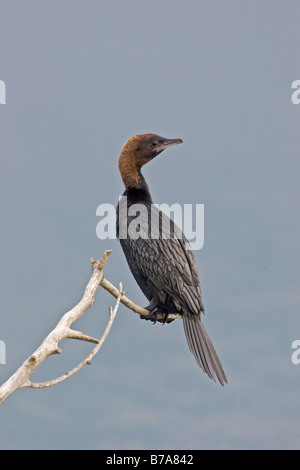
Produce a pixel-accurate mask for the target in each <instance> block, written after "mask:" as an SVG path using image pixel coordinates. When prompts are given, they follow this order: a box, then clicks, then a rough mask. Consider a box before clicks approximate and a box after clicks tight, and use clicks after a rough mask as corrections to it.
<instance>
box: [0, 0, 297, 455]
mask: <svg viewBox="0 0 300 470" xmlns="http://www.w3.org/2000/svg"><path fill="white" fill-rule="evenodd" d="M0 12H1V14H0V80H4V81H5V84H6V104H5V105H0V129H1V147H0V148H1V167H2V171H1V179H2V181H1V200H2V204H1V221H2V224H1V286H2V289H1V300H2V314H1V318H0V340H2V341H5V344H6V352H7V364H5V365H1V364H0V381H1V382H2V381H4V380H5V379H6V378H7V377H9V376H10V375H11V374H12V373H13V372H14V371H15V370H16V368H17V367H18V366H19V365H20V363H21V362H22V361H23V360H24V359H25V358H26V357H28V355H29V354H30V353H31V352H33V351H34V349H35V348H36V347H37V346H38V345H39V344H40V342H41V341H42V340H43V338H44V337H45V336H46V335H47V334H48V333H49V331H50V330H51V329H52V328H53V326H54V325H55V324H56V322H57V321H58V319H59V318H60V317H61V316H62V314H63V313H64V312H65V311H67V310H68V309H69V308H71V307H72V306H74V305H75V304H76V303H77V301H78V300H79V299H80V297H81V295H82V292H83V289H84V287H85V284H86V282H87V280H88V279H89V275H90V258H91V257H94V258H99V257H100V256H101V255H102V253H103V252H104V250H105V249H107V248H112V249H113V254H112V256H111V258H110V260H109V262H108V265H107V267H106V270H105V276H106V277H107V278H108V279H109V280H110V281H111V282H112V283H114V284H115V285H118V283H119V281H122V282H123V286H124V288H125V289H127V290H128V291H129V293H128V296H129V297H130V298H131V299H132V300H134V301H135V302H137V303H139V304H140V305H142V306H144V305H146V303H147V302H146V299H145V298H144V296H143V294H142V293H141V292H140V290H139V288H138V287H137V286H136V284H135V281H134V279H133V278H132V276H131V274H130V272H129V269H128V267H127V264H126V261H125V258H124V256H123V253H122V251H121V248H120V246H119V245H118V242H117V241H116V240H112V241H109V240H105V241H101V240H99V239H98V238H97V237H96V225H97V222H98V219H97V217H96V209H97V207H98V206H99V204H102V203H110V204H117V201H118V198H119V195H120V194H121V193H122V192H123V187H122V182H121V179H120V176H119V174H118V167H117V160H118V156H119V153H120V150H121V147H122V145H123V143H124V142H125V140H127V139H128V138H129V137H130V136H131V135H133V134H137V133H142V132H155V133H158V134H160V135H163V136H165V137H169V138H173V137H178V138H182V139H183V140H184V143H183V144H182V145H180V146H178V147H173V148H172V149H169V150H168V151H167V152H164V153H163V154H161V155H160V156H159V157H158V158H157V159H155V161H153V162H151V164H149V165H148V166H147V167H146V168H145V169H144V175H145V178H146V180H147V182H148V184H149V186H150V189H151V192H152V197H153V200H154V201H155V202H156V203H159V204H161V203H168V204H170V205H171V204H173V203H176V202H178V203H181V204H204V207H205V243H204V247H203V249H202V250H200V251H197V252H196V254H195V255H196V260H197V264H198V268H199V272H200V278H201V286H202V291H203V298H204V304H205V308H206V318H205V324H206V326H207V329H208V331H209V333H210V335H211V337H212V339H213V342H214V344H215V346H216V349H217V351H218V353H219V355H220V358H221V360H222V363H223V365H224V368H225V370H226V373H227V376H228V380H229V384H228V385H227V386H226V387H224V388H222V387H220V386H219V385H218V384H215V383H214V382H212V381H210V380H209V379H208V378H207V377H206V376H205V375H204V374H203V373H202V372H201V371H200V370H199V368H198V366H197V364H196V362H195V360H194V358H193V357H192V355H191V354H190V352H189V350H188V346H187V344H186V342H185V338H184V332H183V326H182V324H181V321H179V320H178V321H176V322H174V323H172V324H171V325H165V326H161V325H155V326H152V324H148V323H146V322H143V321H141V320H140V319H139V318H138V316H137V315H135V314H133V313H132V312H130V311H128V310H126V308H125V307H124V306H122V307H121V308H120V310H119V312H118V317H117V319H116V321H115V324H114V326H113V329H112V331H111V334H110V336H109V339H108V340H107V342H106V343H105V345H104V347H103V350H102V351H101V353H100V354H99V355H98V356H96V357H95V359H94V360H93V363H92V365H91V366H90V367H86V368H85V369H84V370H83V371H81V372H80V373H79V374H78V375H76V376H74V377H73V378H72V379H70V380H68V381H66V382H64V383H63V384H61V385H58V386H57V387H54V388H50V389H46V390H27V389H24V390H20V391H17V392H16V393H15V394H14V395H13V396H12V397H10V398H9V399H8V400H7V401H6V402H5V403H4V404H3V405H2V406H1V407H0V448H1V449H20V448H22V449H28V448H33V449H62V448H66V449H76V448H81V449H89V448H92V449H133V448H137V449H150V448H151V449H164V448H169V449H176V448H181V449H192V448H195V449H242V448H248V449H252V448H256V449H265V448H272V449H276V448H285V449H291V448H300V445H299V437H298V434H299V433H298V431H299V418H300V412H299V387H300V365H298V366H297V365H293V364H292V361H291V355H292V352H293V350H292V349H291V345H292V342H293V341H294V340H299V339H300V328H299V323H300V322H299V306H300V294H299V278H300V276H299V262H300V260H299V238H300V237H299V235H300V234H299V215H298V213H299V209H298V205H299V143H300V142H299V141H300V138H299V113H300V105H294V104H293V103H292V101H291V95H292V91H293V90H292V89H291V84H292V82H293V81H294V80H298V79H300V66H299V64H300V61H299V59H300V51H299V24H300V7H299V2H298V1H292V0H290V1H286V0H282V1H277V0H274V1H272V2H271V1H266V0H253V1H251V2H246V1H242V0H228V1H227V2H220V1H212V0H207V1H201V0H185V1H181V0H180V1H179V0H172V1H171V0H159V1H158V0H152V1H151V2H146V1H143V0H142V1H140V0H139V1H138V0H127V1H126V2H125V1H121V0H114V1H108V0H100V1H95V0H89V1H87V2H84V1H78V0H73V1H70V0H69V1H67V0H62V1H57V0H52V1H51V2H50V1H44V0H43V1H40V0H39V1H37V0H28V1H26V2H22V1H20V0H19V1H18V0H16V1H8V0H0ZM112 303H113V299H112V298H111V296H109V294H107V293H106V292H104V291H102V290H99V292H98V293H97V298H96V303H95V305H94V306H93V308H92V309H91V310H90V311H89V313H88V314H87V315H86V316H85V317H84V318H82V319H81V320H80V321H79V322H78V325H77V326H78V328H79V329H81V330H83V331H85V332H86V333H87V334H91V335H93V336H96V335H100V334H101V331H102V330H103V328H104V326H105V324H106V321H107V316H108V306H109V305H110V304H112ZM61 346H62V348H63V353H62V354H61V355H60V356H55V357H52V358H50V359H49V361H48V363H47V364H44V366H43V367H41V369H40V370H39V371H38V372H37V373H36V374H35V376H34V377H33V378H34V379H36V380H47V379H49V378H53V377H55V376H57V375H59V374H61V373H63V372H65V371H66V370H68V369H70V368H71V367H73V366H74V365H75V364H76V363H77V362H79V361H80V360H81V359H82V358H83V356H84V354H87V352H88V351H89V350H90V346H89V345H86V344H79V343H78V342H75V341H73V342H71V341H68V342H66V343H65V344H64V343H63V344H62V345H61Z"/></svg>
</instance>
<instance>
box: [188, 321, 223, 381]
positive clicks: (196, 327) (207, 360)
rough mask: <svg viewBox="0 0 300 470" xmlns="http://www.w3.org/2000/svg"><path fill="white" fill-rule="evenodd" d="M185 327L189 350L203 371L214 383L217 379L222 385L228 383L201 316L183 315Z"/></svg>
mask: <svg viewBox="0 0 300 470" xmlns="http://www.w3.org/2000/svg"><path fill="white" fill-rule="evenodd" d="M183 326H184V332H185V336H186V339H187V342H188V345H189V348H190V350H191V352H192V353H193V354H194V356H195V359H196V361H197V363H198V365H199V366H200V367H201V369H202V370H203V371H204V372H205V373H206V374H207V375H208V376H209V377H210V378H211V379H213V380H214V381H216V377H217V378H218V380H219V382H220V384H221V385H224V384H225V383H227V378H226V375H225V372H224V370H223V367H222V364H221V362H220V359H219V358H218V355H217V353H216V350H215V348H214V346H213V344H212V342H211V340H210V337H209V336H208V333H207V331H206V329H205V327H204V325H203V323H202V321H201V318H200V315H192V314H186V315H183Z"/></svg>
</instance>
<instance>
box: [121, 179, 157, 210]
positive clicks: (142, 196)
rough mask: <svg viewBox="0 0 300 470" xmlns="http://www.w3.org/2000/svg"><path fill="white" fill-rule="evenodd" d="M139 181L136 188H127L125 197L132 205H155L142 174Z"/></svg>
mask: <svg viewBox="0 0 300 470" xmlns="http://www.w3.org/2000/svg"><path fill="white" fill-rule="evenodd" d="M139 176H140V177H139V181H138V183H137V184H135V185H134V186H130V187H126V189H125V191H124V193H123V196H126V197H127V199H128V203H129V204H130V205H131V204H138V203H140V204H153V202H152V198H151V194H150V191H149V188H148V185H147V183H146V180H145V178H144V176H143V175H142V174H141V173H140V175H139Z"/></svg>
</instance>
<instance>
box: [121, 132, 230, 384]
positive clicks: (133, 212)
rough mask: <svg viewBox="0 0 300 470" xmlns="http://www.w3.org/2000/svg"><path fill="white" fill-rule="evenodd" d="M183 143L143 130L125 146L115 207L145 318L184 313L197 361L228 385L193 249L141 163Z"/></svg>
mask: <svg viewBox="0 0 300 470" xmlns="http://www.w3.org/2000/svg"><path fill="white" fill-rule="evenodd" d="M182 142H183V141H182V140H181V139H165V138H164V137H161V136H159V135H156V134H141V135H135V136H133V137H131V138H130V139H129V140H128V141H127V142H126V143H125V144H124V145H123V148H122V152H121V155H120V158H119V170H120V173H121V177H122V180H123V183H124V185H125V188H126V189H125V192H124V193H123V196H122V197H121V198H120V201H119V204H118V207H117V236H118V238H119V240H120V243H121V246H122V248H123V251H124V254H125V256H126V259H127V262H128V265H129V268H130V269H131V272H132V274H133V276H134V278H135V280H136V281H137V283H138V285H139V286H140V288H141V289H142V291H143V293H144V294H145V296H146V297H147V299H148V301H149V302H150V303H149V305H148V306H147V307H145V308H146V309H148V310H149V312H150V313H149V316H148V317H144V318H146V319H151V320H153V321H156V320H157V314H158V313H160V314H162V315H163V322H165V321H167V322H168V318H167V317H168V313H179V314H180V315H182V319H183V326H184V331H185V335H186V339H187V342H188V345H189V348H190V350H191V352H192V353H193V354H194V356H195V359H196V361H197V363H198V365H199V366H200V367H201V369H203V371H204V372H205V373H206V374H207V375H208V376H209V377H210V378H211V379H213V380H215V379H216V377H217V378H218V380H219V382H220V384H221V385H224V383H225V382H226V383H227V379H226V375H225V373H224V370H223V368H222V365H221V363H220V360H219V358H218V356H217V353H216V351H215V348H214V346H213V344H212V342H211V340H210V338H209V336H208V334H207V332H206V329H205V327H204V325H203V322H202V319H201V313H204V306H203V302H202V295H201V290H200V283H199V277H198V271H197V266H196V262H195V259H194V256H193V253H192V251H191V249H187V248H186V247H187V246H189V245H188V241H187V239H186V237H185V236H184V234H183V233H182V232H181V230H180V229H179V228H178V227H177V226H176V225H175V223H174V222H173V221H172V220H171V219H169V217H167V216H166V214H164V213H163V212H162V211H160V210H159V209H158V208H157V207H156V206H154V205H153V202H152V198H151V195H150V192H149V188H148V185H147V183H146V181H145V178H144V177H143V175H142V173H141V168H142V166H143V165H145V164H146V163H148V162H150V161H151V160H152V159H153V158H154V157H156V156H157V155H158V154H160V153H161V152H162V151H163V150H165V149H166V148H168V147H170V146H171V145H176V144H181V143H182ZM133 206H134V207H133ZM168 226H169V232H168V233H167V235H168V236H166V230H167V229H166V227H168ZM160 321H162V320H160ZM171 321H172V320H171Z"/></svg>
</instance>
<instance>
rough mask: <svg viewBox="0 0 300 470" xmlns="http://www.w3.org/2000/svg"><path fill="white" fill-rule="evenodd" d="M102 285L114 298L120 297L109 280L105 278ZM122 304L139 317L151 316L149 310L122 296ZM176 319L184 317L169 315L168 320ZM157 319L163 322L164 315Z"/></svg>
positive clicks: (175, 314)
mask: <svg viewBox="0 0 300 470" xmlns="http://www.w3.org/2000/svg"><path fill="white" fill-rule="evenodd" d="M100 285H101V286H102V287H103V288H104V289H105V290H107V291H108V292H109V293H110V294H112V295H113V296H114V297H116V298H117V297H118V294H119V291H118V289H117V288H116V287H115V286H114V285H113V284H111V283H110V282H109V281H108V280H107V279H105V278H104V277H103V278H102V280H101V282H100ZM121 303H122V304H124V305H125V306H126V307H128V308H130V310H132V311H133V312H135V313H138V314H139V315H142V316H144V317H147V316H148V315H149V313H150V312H149V310H147V309H146V308H143V307H140V306H139V305H136V304H135V303H134V302H132V301H131V300H129V299H128V298H127V297H126V296H125V295H123V296H122V298H121ZM176 318H182V316H181V315H180V314H179V313H169V315H168V320H175V319H176ZM157 319H158V320H162V319H164V317H163V315H161V314H157Z"/></svg>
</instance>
